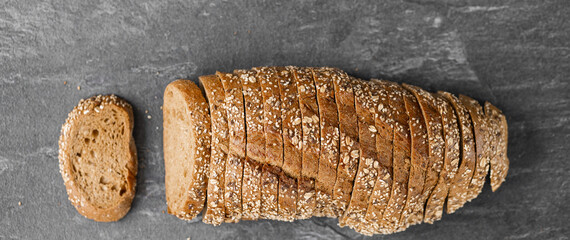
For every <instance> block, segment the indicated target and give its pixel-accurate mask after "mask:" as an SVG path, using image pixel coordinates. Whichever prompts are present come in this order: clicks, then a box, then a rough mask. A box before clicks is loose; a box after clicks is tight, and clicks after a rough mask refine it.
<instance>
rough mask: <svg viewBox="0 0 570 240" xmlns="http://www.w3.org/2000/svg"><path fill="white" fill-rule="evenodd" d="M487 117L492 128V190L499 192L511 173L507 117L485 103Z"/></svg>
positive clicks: (490, 143) (490, 142) (490, 141)
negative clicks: (508, 153) (508, 155)
mask: <svg viewBox="0 0 570 240" xmlns="http://www.w3.org/2000/svg"><path fill="white" fill-rule="evenodd" d="M485 116H486V117H487V119H488V122H489V127H490V140H489V143H488V144H489V149H490V156H489V157H490V164H491V189H492V190H493V192H494V191H497V189H498V188H499V187H500V186H501V183H503V182H504V181H505V178H506V177H507V172H508V171H509V158H508V157H507V144H508V139H509V137H508V134H509V132H508V126H507V119H506V117H505V115H503V113H502V112H501V110H499V109H498V108H497V107H495V106H493V105H492V104H491V103H489V102H485Z"/></svg>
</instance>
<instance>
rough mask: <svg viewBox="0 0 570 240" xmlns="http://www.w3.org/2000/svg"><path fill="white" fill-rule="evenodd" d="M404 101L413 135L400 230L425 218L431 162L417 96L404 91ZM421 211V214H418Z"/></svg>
mask: <svg viewBox="0 0 570 240" xmlns="http://www.w3.org/2000/svg"><path fill="white" fill-rule="evenodd" d="M404 103H405V105H406V110H407V112H408V116H409V117H410V119H409V125H410V134H411V136H412V148H411V163H412V164H411V165H410V176H409V180H408V196H407V199H406V205H405V207H404V210H403V211H402V216H401V217H400V224H399V227H398V228H399V229H398V231H402V230H405V229H406V228H407V227H408V226H410V225H414V224H417V223H421V222H422V220H423V208H424V206H425V202H420V201H421V199H422V191H423V188H424V185H425V180H426V169H427V164H428V163H429V156H428V152H429V149H428V136H427V130H426V127H425V126H426V124H425V120H424V117H423V115H422V110H421V108H420V106H419V104H418V101H417V99H416V97H414V96H413V95H412V94H411V93H410V92H408V91H405V92H404ZM416 213H421V214H416Z"/></svg>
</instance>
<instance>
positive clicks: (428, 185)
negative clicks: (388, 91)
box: [403, 84, 445, 224]
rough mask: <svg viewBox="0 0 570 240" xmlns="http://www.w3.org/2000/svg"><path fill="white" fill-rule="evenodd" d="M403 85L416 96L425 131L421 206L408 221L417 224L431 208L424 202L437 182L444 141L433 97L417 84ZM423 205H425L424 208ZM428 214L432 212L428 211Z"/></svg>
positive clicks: (441, 164)
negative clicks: (425, 149) (423, 180)
mask: <svg viewBox="0 0 570 240" xmlns="http://www.w3.org/2000/svg"><path fill="white" fill-rule="evenodd" d="M403 86H404V88H406V89H407V90H408V91H410V92H411V93H412V94H413V95H414V96H415V97H416V99H417V101H418V104H419V106H420V109H421V111H422V115H423V118H424V127H425V129H426V131H427V144H428V165H427V168H426V174H425V183H424V187H423V190H422V195H421V197H420V200H419V203H420V204H421V207H419V206H418V208H416V209H414V212H413V213H412V214H413V215H414V218H415V220H414V221H413V222H411V223H410V224H418V223H421V222H422V220H423V219H424V213H425V212H427V211H432V210H433V209H428V208H427V205H426V202H427V201H428V198H429V197H430V195H431V194H432V192H433V190H434V188H435V186H436V184H437V181H438V179H439V174H440V172H441V169H442V167H443V162H444V148H445V142H444V140H443V126H442V123H441V115H440V114H439V112H438V111H437V103H436V101H435V98H433V96H432V95H431V94H430V93H428V92H427V91H424V90H423V89H421V88H419V87H417V86H413V85H408V84H403ZM424 205H425V206H426V208H425V209H424V207H423V206H424ZM430 215H433V214H431V213H430Z"/></svg>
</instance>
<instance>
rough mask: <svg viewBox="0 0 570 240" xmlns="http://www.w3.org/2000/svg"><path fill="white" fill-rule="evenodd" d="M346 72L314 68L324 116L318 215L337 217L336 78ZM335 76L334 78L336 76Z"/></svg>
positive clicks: (319, 163) (337, 120)
mask: <svg viewBox="0 0 570 240" xmlns="http://www.w3.org/2000/svg"><path fill="white" fill-rule="evenodd" d="M340 75H342V73H341V72H340V71H339V70H337V69H332V68H314V69H313V76H314V79H315V87H316V89H317V100H318V103H319V117H318V119H320V139H321V142H320V148H321V155H320V158H319V161H318V168H319V172H318V178H317V183H316V186H317V210H316V211H315V216H318V217H337V216H338V215H336V211H335V210H334V208H333V205H332V197H333V190H334V184H335V180H336V172H337V166H338V161H339V137H340V136H339V118H338V111H337V105H336V101H335V90H334V84H333V78H339V77H340ZM333 76H334V77H333Z"/></svg>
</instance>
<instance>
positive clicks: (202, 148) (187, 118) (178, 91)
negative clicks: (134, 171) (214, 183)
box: [162, 80, 210, 220]
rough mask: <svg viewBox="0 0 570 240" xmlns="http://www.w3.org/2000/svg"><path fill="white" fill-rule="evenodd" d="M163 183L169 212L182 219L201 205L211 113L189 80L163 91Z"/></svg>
mask: <svg viewBox="0 0 570 240" xmlns="http://www.w3.org/2000/svg"><path fill="white" fill-rule="evenodd" d="M162 109H163V138H164V139H163V144H164V146H163V149H164V170H165V175H164V178H165V179H164V185H165V187H166V203H167V205H168V213H170V214H172V215H175V216H177V217H178V218H181V219H184V220H190V219H193V218H194V217H196V216H197V215H198V214H199V213H200V212H201V211H202V208H203V207H204V200H205V198H206V187H207V182H208V169H209V162H210V114H209V113H208V104H207V103H206V99H204V96H203V95H202V92H201V91H200V89H199V88H198V86H196V84H194V83H193V82H192V81H190V80H176V81H174V82H171V83H170V84H168V86H166V89H165V90H164V103H163V106H162Z"/></svg>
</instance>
